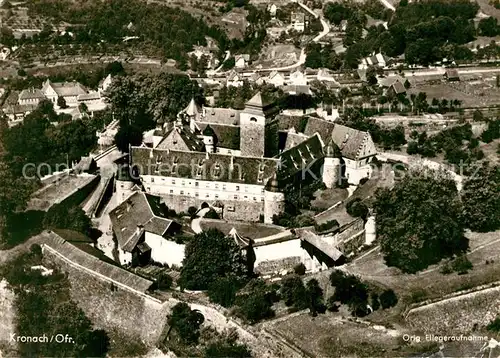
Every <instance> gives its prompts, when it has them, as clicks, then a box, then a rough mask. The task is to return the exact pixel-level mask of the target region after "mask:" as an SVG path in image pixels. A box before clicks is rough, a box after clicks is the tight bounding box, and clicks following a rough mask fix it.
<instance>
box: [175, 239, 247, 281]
mask: <svg viewBox="0 0 500 358" xmlns="http://www.w3.org/2000/svg"><path fill="white" fill-rule="evenodd" d="M247 275H248V268H247V264H246V261H245V258H244V257H243V254H242V252H241V249H240V248H239V246H238V245H237V244H236V243H235V242H234V240H233V239H232V238H229V237H227V236H225V235H224V234H223V233H222V232H220V231H219V230H217V229H209V230H208V231H204V232H202V233H200V234H196V235H195V236H194V238H193V239H192V240H191V241H189V242H188V243H187V245H186V252H185V257H184V260H183V261H182V270H181V277H180V285H181V287H183V288H187V289H191V290H206V289H208V287H209V286H210V284H212V283H213V282H215V281H216V280H217V279H218V278H220V277H234V278H235V279H237V280H238V279H245V278H246V277H247Z"/></svg>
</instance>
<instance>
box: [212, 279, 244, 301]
mask: <svg viewBox="0 0 500 358" xmlns="http://www.w3.org/2000/svg"><path fill="white" fill-rule="evenodd" d="M238 288H239V284H238V282H237V280H236V279H235V278H233V277H220V278H218V279H217V280H215V281H214V282H212V284H210V286H209V287H208V297H209V298H210V301H212V302H215V303H218V304H220V305H221V306H223V307H231V306H232V305H233V304H234V301H235V299H236V292H237V291H238Z"/></svg>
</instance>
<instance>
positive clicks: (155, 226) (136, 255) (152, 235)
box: [109, 192, 184, 266]
mask: <svg viewBox="0 0 500 358" xmlns="http://www.w3.org/2000/svg"><path fill="white" fill-rule="evenodd" d="M166 212H167V207H166V205H165V204H164V203H163V201H162V200H161V198H160V197H157V196H153V195H149V194H146V193H143V192H134V193H133V194H132V195H131V196H129V197H128V198H127V199H126V200H125V201H124V202H123V203H121V204H120V205H118V206H117V207H116V208H115V209H113V210H112V211H111V212H110V213H109V217H110V219H111V225H112V227H113V233H114V236H115V238H116V241H117V246H118V247H117V249H118V256H119V259H120V264H122V265H132V266H136V265H141V264H147V263H149V262H150V261H154V262H157V263H160V264H164V265H169V266H171V265H176V266H181V265H182V260H183V258H184V245H183V244H178V243H176V242H175V241H173V240H172V239H169V237H171V236H173V235H175V234H176V233H178V232H179V231H180V229H181V225H179V224H178V223H176V222H175V221H173V220H170V219H168V218H167V216H166Z"/></svg>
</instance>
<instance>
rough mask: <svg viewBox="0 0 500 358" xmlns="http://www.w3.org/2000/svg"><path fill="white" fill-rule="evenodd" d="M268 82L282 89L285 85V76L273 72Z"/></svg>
mask: <svg viewBox="0 0 500 358" xmlns="http://www.w3.org/2000/svg"><path fill="white" fill-rule="evenodd" d="M266 82H267V83H269V84H272V85H274V86H275V87H281V86H284V85H285V76H284V75H283V74H282V73H281V72H278V71H272V72H271V73H270V74H269V76H268V78H267V80H266Z"/></svg>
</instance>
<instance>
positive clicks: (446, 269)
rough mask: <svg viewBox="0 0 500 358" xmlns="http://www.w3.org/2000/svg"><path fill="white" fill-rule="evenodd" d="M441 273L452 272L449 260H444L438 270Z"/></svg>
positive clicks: (447, 273)
mask: <svg viewBox="0 0 500 358" xmlns="http://www.w3.org/2000/svg"><path fill="white" fill-rule="evenodd" d="M439 272H440V273H442V274H443V275H449V274H451V273H452V272H453V268H452V267H451V265H450V263H449V262H446V263H445V264H444V265H443V266H442V267H441V269H440V270H439Z"/></svg>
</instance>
